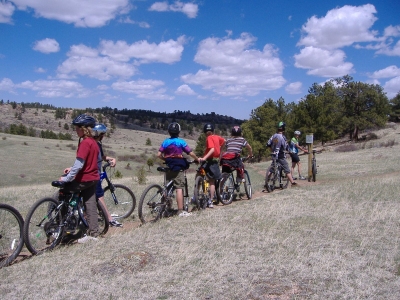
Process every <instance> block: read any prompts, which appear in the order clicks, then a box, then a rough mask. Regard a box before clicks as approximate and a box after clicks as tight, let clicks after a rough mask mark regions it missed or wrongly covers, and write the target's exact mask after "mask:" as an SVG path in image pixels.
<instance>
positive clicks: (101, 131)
mask: <svg viewBox="0 0 400 300" xmlns="http://www.w3.org/2000/svg"><path fill="white" fill-rule="evenodd" d="M93 132H94V139H95V140H96V142H97V145H99V157H98V160H97V164H98V168H99V173H101V166H102V162H103V161H109V162H110V166H111V167H115V165H116V163H117V161H116V159H115V158H114V157H110V156H106V155H104V152H103V144H102V140H103V137H104V135H105V134H106V132H107V127H106V125H104V124H101V123H100V124H96V126H94V128H93ZM96 198H97V200H98V201H100V202H101V204H103V207H104V208H105V211H106V213H107V220H108V222H109V224H110V226H113V227H122V224H121V223H120V222H118V221H117V220H115V219H113V217H112V216H111V214H110V212H109V211H108V208H107V206H106V203H105V201H104V190H103V187H102V186H101V181H99V182H98V183H97V186H96Z"/></svg>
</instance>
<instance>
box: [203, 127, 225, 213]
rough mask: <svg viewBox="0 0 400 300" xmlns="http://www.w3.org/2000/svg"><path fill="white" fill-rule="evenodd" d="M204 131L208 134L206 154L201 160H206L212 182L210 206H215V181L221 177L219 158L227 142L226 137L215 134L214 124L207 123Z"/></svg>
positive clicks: (206, 169)
mask: <svg viewBox="0 0 400 300" xmlns="http://www.w3.org/2000/svg"><path fill="white" fill-rule="evenodd" d="M203 132H204V133H205V134H206V150H205V152H204V156H203V157H200V158H199V162H200V163H201V162H202V161H206V162H207V163H206V165H205V168H204V169H205V171H206V174H207V177H208V179H209V183H210V200H209V202H208V207H209V208H213V207H214V205H213V200H212V199H214V195H215V181H216V180H219V179H221V171H220V169H219V163H218V160H219V158H220V155H221V147H222V146H224V144H225V139H224V138H223V137H220V136H219V135H216V134H214V125H212V124H210V123H207V124H205V125H204V128H203Z"/></svg>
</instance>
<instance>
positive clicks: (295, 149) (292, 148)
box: [289, 137, 299, 154]
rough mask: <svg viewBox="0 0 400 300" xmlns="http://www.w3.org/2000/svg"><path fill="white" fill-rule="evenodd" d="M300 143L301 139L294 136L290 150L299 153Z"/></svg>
mask: <svg viewBox="0 0 400 300" xmlns="http://www.w3.org/2000/svg"><path fill="white" fill-rule="evenodd" d="M298 143H299V141H298V140H297V139H296V138H295V137H292V139H291V140H290V145H289V151H290V152H291V153H295V154H297V153H299V149H298V148H297V146H296V145H297V144H298Z"/></svg>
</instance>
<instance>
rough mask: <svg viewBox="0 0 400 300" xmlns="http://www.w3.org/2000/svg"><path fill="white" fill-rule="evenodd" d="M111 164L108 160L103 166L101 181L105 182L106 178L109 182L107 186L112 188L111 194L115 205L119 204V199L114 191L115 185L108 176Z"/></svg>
mask: <svg viewBox="0 0 400 300" xmlns="http://www.w3.org/2000/svg"><path fill="white" fill-rule="evenodd" d="M109 166H110V163H109V162H107V163H106V164H104V166H103V167H102V168H103V172H101V173H100V182H103V180H105V181H106V182H107V186H108V187H109V188H110V191H111V196H112V198H113V200H114V203H115V205H117V204H118V199H117V197H115V194H114V191H115V187H114V185H113V184H112V182H111V179H110V178H108V174H107V167H109Z"/></svg>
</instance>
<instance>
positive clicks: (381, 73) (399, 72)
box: [370, 65, 400, 89]
mask: <svg viewBox="0 0 400 300" xmlns="http://www.w3.org/2000/svg"><path fill="white" fill-rule="evenodd" d="M396 76H400V68H398V67H397V66H395V65H392V66H389V67H386V68H384V69H382V70H378V71H375V72H374V73H372V74H371V76H370V77H371V78H392V77H396ZM399 89H400V88H399Z"/></svg>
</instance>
